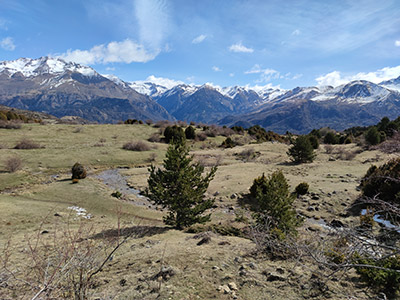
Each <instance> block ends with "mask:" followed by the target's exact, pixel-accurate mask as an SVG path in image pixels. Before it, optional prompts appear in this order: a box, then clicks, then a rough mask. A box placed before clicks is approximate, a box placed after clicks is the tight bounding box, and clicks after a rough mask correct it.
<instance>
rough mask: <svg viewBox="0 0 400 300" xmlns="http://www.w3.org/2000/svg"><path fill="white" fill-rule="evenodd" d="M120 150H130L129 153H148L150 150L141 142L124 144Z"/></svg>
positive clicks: (148, 146)
mask: <svg viewBox="0 0 400 300" xmlns="http://www.w3.org/2000/svg"><path fill="white" fill-rule="evenodd" d="M122 149H124V150H130V151H149V150H151V147H150V145H148V144H147V143H144V142H142V141H132V142H128V143H125V144H124V145H123V146H122Z"/></svg>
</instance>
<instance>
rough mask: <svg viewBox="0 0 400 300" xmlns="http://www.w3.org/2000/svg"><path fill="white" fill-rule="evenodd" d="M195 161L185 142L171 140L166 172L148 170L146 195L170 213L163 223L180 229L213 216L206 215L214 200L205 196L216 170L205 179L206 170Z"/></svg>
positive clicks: (165, 161) (163, 169)
mask: <svg viewBox="0 0 400 300" xmlns="http://www.w3.org/2000/svg"><path fill="white" fill-rule="evenodd" d="M192 160H193V157H192V156H189V148H188V147H187V146H186V142H185V140H182V139H179V140H172V142H171V143H170V145H169V148H168V151H167V154H166V158H165V160H164V163H163V168H162V169H161V168H157V169H156V168H155V167H154V166H153V165H152V166H151V167H150V168H149V171H150V177H149V179H148V181H147V183H148V188H147V190H146V195H147V196H148V197H149V198H150V200H152V201H153V202H154V203H155V204H157V205H162V206H163V207H164V208H167V209H168V210H169V212H168V215H167V216H165V217H164V223H165V224H167V225H172V226H175V227H176V228H178V229H182V228H184V227H187V226H190V225H193V224H195V223H205V222H207V221H209V220H210V216H211V215H210V214H208V215H203V213H204V212H205V211H206V210H207V209H209V208H211V207H212V205H213V204H214V199H207V200H206V199H205V197H204V194H205V192H206V191H207V188H208V185H209V183H210V181H211V180H212V179H213V178H214V175H215V172H216V171H217V167H213V168H212V169H211V171H210V172H209V173H208V174H206V175H205V176H204V177H203V176H202V173H203V171H204V167H203V166H201V165H199V164H198V163H192Z"/></svg>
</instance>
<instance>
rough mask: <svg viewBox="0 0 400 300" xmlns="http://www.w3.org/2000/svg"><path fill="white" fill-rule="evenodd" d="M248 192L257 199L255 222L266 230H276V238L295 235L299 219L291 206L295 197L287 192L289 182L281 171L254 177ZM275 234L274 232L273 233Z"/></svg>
mask: <svg viewBox="0 0 400 300" xmlns="http://www.w3.org/2000/svg"><path fill="white" fill-rule="evenodd" d="M250 194H251V195H252V196H253V197H254V199H255V200H256V201H257V204H258V209H257V213H256V222H257V224H258V225H260V226H262V227H263V229H264V230H266V231H267V232H270V233H271V232H272V231H273V232H276V233H277V235H276V237H277V238H278V239H284V238H285V237H286V236H287V235H292V234H293V235H295V234H296V233H297V229H296V228H297V227H298V226H299V225H300V223H301V222H300V220H299V219H298V218H297V214H296V211H295V209H294V207H293V202H294V200H295V197H294V196H293V195H292V194H291V193H290V192H289V184H288V183H287V180H286V178H285V176H284V175H283V173H282V171H276V172H274V173H272V174H271V175H270V176H269V177H268V178H266V177H265V175H264V174H263V175H262V176H261V177H258V178H256V179H254V183H253V185H252V186H251V188H250ZM274 235H275V234H274Z"/></svg>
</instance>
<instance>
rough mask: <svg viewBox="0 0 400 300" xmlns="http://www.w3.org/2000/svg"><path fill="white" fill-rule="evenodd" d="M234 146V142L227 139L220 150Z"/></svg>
mask: <svg viewBox="0 0 400 300" xmlns="http://www.w3.org/2000/svg"><path fill="white" fill-rule="evenodd" d="M235 146H236V143H235V141H234V140H232V139H231V138H230V137H227V138H226V139H225V140H224V141H223V142H222V144H221V147H222V148H233V147H235Z"/></svg>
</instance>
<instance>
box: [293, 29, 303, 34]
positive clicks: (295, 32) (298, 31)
mask: <svg viewBox="0 0 400 300" xmlns="http://www.w3.org/2000/svg"><path fill="white" fill-rule="evenodd" d="M300 34H301V31H300V30H299V29H296V30H294V31H293V32H292V35H300Z"/></svg>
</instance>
